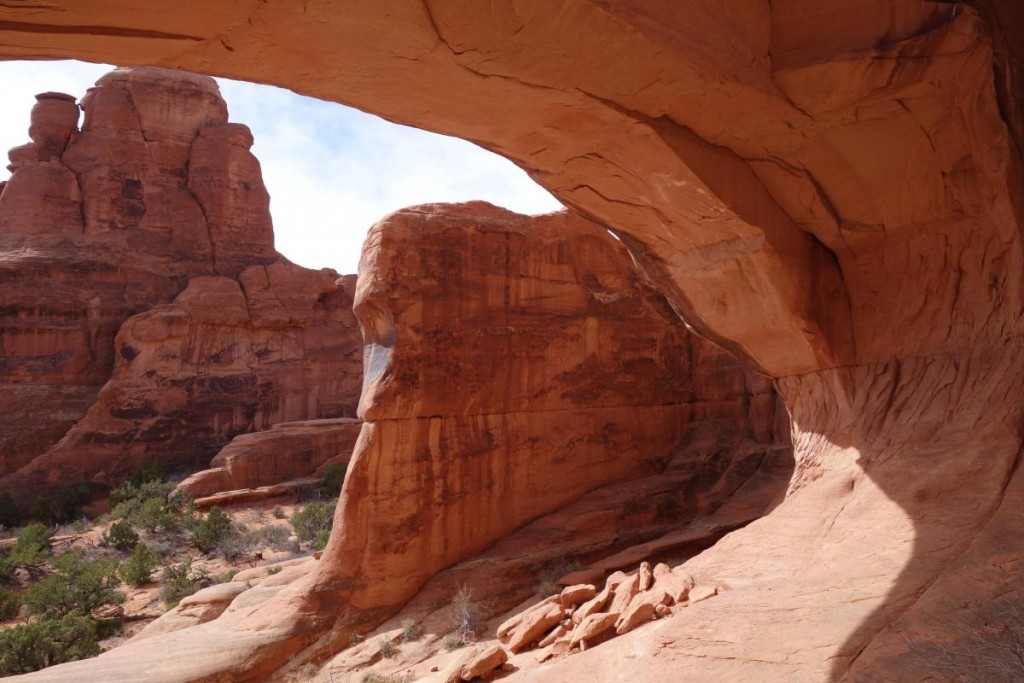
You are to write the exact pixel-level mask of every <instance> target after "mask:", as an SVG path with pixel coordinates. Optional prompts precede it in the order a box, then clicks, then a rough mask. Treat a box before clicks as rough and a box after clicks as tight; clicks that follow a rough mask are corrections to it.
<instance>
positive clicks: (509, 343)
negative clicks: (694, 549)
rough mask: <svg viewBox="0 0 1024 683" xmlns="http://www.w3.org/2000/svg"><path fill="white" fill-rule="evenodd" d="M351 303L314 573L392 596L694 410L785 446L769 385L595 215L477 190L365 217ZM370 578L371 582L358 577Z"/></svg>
mask: <svg viewBox="0 0 1024 683" xmlns="http://www.w3.org/2000/svg"><path fill="white" fill-rule="evenodd" d="M360 272H361V275H360V277H359V283H358V291H357V295H356V308H355V310H356V315H357V316H358V318H359V321H360V324H361V325H362V328H363V339H364V343H365V345H366V346H365V363H364V367H365V376H364V389H363V394H362V397H361V402H360V417H362V418H363V419H364V420H366V424H365V425H364V427H363V431H362V433H361V434H360V438H359V442H358V443H357V445H356V450H355V454H354V456H353V461H352V464H351V466H350V469H349V475H348V479H347V480H346V486H345V491H344V495H343V498H342V504H341V506H340V511H339V513H338V520H337V522H338V524H339V525H340V530H341V533H340V535H337V536H336V537H335V538H334V539H333V540H332V542H331V545H330V546H329V547H328V549H327V551H326V554H325V558H326V559H327V560H328V562H329V567H330V568H329V569H325V573H328V574H332V575H334V576H345V577H350V578H351V579H352V580H355V581H356V582H357V584H356V585H357V586H358V587H357V588H356V590H355V591H354V592H353V594H352V595H351V596H350V598H349V600H350V604H352V605H353V606H355V607H358V608H360V609H364V610H373V609H381V608H384V609H387V608H395V607H398V606H400V605H401V604H402V603H403V602H404V601H405V600H407V599H408V598H410V597H411V596H412V594H413V593H415V591H416V590H417V589H418V588H419V587H420V586H421V585H422V584H423V583H424V582H425V581H426V579H427V578H429V577H430V576H431V575H432V574H434V573H435V572H437V571H438V570H440V569H443V568H445V567H447V566H449V565H451V564H452V563H454V562H456V561H458V560H461V559H463V558H465V557H467V556H469V555H471V554H473V553H474V552H478V551H480V550H482V549H484V548H486V547H488V546H490V545H492V544H493V543H494V542H495V540H496V539H499V538H501V537H502V536H504V535H506V534H508V533H509V532H511V531H513V530H515V529H516V528H518V527H519V526H521V525H523V524H524V523H526V522H528V521H530V520H532V519H534V518H536V517H538V516H539V515H541V514H545V513H548V512H551V511H553V510H556V509H558V508H560V507H561V506H563V505H565V504H566V503H569V502H571V501H573V500H575V499H577V498H579V497H580V496H582V495H584V494H585V493H587V492H588V491H591V490H593V489H595V488H597V487H599V486H602V485H605V484H608V483H612V482H619V481H628V480H631V479H638V478H641V477H645V476H651V475H653V474H657V473H658V472H661V471H663V470H664V468H665V467H666V466H667V465H668V462H669V460H671V459H672V458H673V457H676V458H679V457H680V454H681V453H683V454H684V453H685V451H686V444H687V441H688V437H689V436H690V435H692V434H693V433H694V429H695V428H696V427H699V426H700V425H706V424H710V423H716V424H727V425H728V427H727V428H726V431H725V432H724V433H723V434H722V436H721V438H722V442H723V449H724V451H725V452H724V453H723V454H722V456H721V457H723V458H728V457H729V455H728V447H727V446H726V444H728V443H733V444H735V443H738V442H746V443H750V442H758V441H760V442H761V443H763V444H766V445H767V444H774V443H778V442H784V441H785V439H786V432H785V429H781V430H779V432H780V433H777V432H776V430H775V427H776V425H777V424H778V421H777V419H776V418H777V413H776V406H777V402H776V400H775V394H774V392H773V391H772V389H771V386H770V384H769V383H768V382H767V381H766V380H764V379H763V378H760V377H758V376H756V375H754V374H753V373H748V372H745V371H744V370H743V369H742V368H741V367H740V366H739V365H738V364H737V363H736V362H735V361H734V360H732V359H730V358H729V357H728V356H727V355H726V354H725V353H724V352H722V351H721V350H719V349H717V348H715V347H714V346H713V345H711V344H709V343H707V342H705V341H703V340H701V339H699V338H697V337H696V336H694V335H693V334H691V333H690V332H689V331H687V329H686V327H685V325H683V324H682V323H681V322H680V321H679V319H678V318H677V317H676V316H675V315H674V314H673V312H672V310H671V309H670V308H669V307H668V305H667V304H666V302H665V300H664V298H663V297H662V296H661V295H660V294H658V293H657V292H656V291H654V290H652V289H651V288H649V287H648V286H647V285H646V284H644V283H643V281H642V279H641V278H640V276H639V273H638V272H637V271H636V270H635V269H634V268H633V266H632V263H631V261H630V259H629V256H628V254H627V252H626V250H625V249H624V248H623V246H622V245H621V244H620V243H619V242H617V241H616V240H615V239H613V238H612V237H611V236H610V235H609V234H608V233H607V231H606V230H605V229H603V228H601V227H600V226H598V225H596V224H594V223H591V222H590V221H587V220H585V219H582V218H579V217H577V216H575V215H573V214H571V213H568V212H562V213H557V214H551V215H547V216H539V217H534V218H531V217H526V216H520V215H517V214H513V213H511V212H508V211H505V210H503V209H498V208H496V207H493V206H490V205H488V204H484V203H471V204H464V205H427V206H422V207H416V208H412V209H405V210H402V211H399V212H397V213H395V214H392V215H390V216H388V217H387V218H385V219H383V220H382V221H381V222H380V223H378V224H377V225H375V226H374V227H373V229H371V231H370V234H369V236H368V238H367V241H366V243H365V245H364V249H363V257H362V261H361V264H360ZM371 577H372V580H369V579H370V578H371Z"/></svg>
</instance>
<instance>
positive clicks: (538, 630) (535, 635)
mask: <svg viewBox="0 0 1024 683" xmlns="http://www.w3.org/2000/svg"><path fill="white" fill-rule="evenodd" d="M564 614H565V612H564V610H563V608H562V607H561V606H560V605H558V604H550V605H544V606H543V607H540V608H535V609H532V610H530V612H529V614H528V615H526V616H525V617H524V618H523V619H522V620H521V621H520V622H519V624H518V625H517V626H516V629H515V631H513V632H512V633H511V635H509V636H508V643H507V645H508V649H509V650H510V651H511V652H512V653H513V654H514V653H517V652H519V651H520V650H523V649H525V648H527V647H529V646H530V645H531V644H532V643H533V642H535V641H537V640H539V639H540V638H541V636H543V635H544V634H545V633H546V632H547V631H548V629H550V628H551V627H552V626H555V625H556V624H558V623H560V622H561V621H562V617H563V616H564Z"/></svg>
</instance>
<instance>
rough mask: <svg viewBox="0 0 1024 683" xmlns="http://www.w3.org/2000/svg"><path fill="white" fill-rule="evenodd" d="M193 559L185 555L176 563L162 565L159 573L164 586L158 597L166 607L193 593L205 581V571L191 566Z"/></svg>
mask: <svg viewBox="0 0 1024 683" xmlns="http://www.w3.org/2000/svg"><path fill="white" fill-rule="evenodd" d="M193 562H194V560H193V559H192V558H191V557H190V556H186V557H185V558H183V559H182V561H181V562H179V563H178V564H171V565H167V566H166V567H164V570H163V572H162V573H161V574H160V580H161V581H163V584H164V587H163V590H162V591H160V598H161V599H162V600H163V601H164V604H166V605H167V607H168V608H171V607H174V606H175V605H177V604H178V603H179V602H181V600H182V599H183V598H187V597H188V596H190V595H192V594H193V593H195V592H196V591H197V590H199V589H200V588H201V587H202V585H203V584H204V583H206V581H207V578H208V577H207V575H206V572H205V571H203V570H202V569H200V568H193V566H192V563H193Z"/></svg>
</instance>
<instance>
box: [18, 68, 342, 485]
mask: <svg viewBox="0 0 1024 683" xmlns="http://www.w3.org/2000/svg"><path fill="white" fill-rule="evenodd" d="M81 107H82V110H83V111H84V112H85V118H84V121H83V123H82V126H81V129H79V127H78V116H79V109H78V105H77V104H76V103H75V101H74V98H72V97H70V96H68V95H62V94H58V93H45V94H43V95H40V96H39V97H38V102H37V104H36V106H35V107H34V108H33V110H32V123H31V126H30V129H29V135H30V137H31V139H32V142H31V143H30V144H27V145H24V146H22V147H18V148H15V149H13V150H11V152H10V158H11V166H10V168H11V170H12V171H13V173H12V176H11V178H10V180H9V181H8V182H7V183H6V184H5V185H4V186H3V192H2V194H0V349H2V356H0V424H2V425H3V429H0V489H4V490H8V491H11V492H12V493H13V494H14V495H15V496H16V497H18V498H20V499H25V498H28V497H30V496H32V495H34V494H36V493H39V492H40V491H42V490H43V489H46V488H48V487H52V486H57V485H60V484H61V483H65V482H68V481H72V480H75V479H84V480H87V481H89V482H90V483H93V484H97V485H100V486H101V487H102V486H106V485H110V484H112V483H116V482H117V481H118V479H119V477H121V476H123V475H124V473H125V472H128V471H130V470H131V469H132V467H133V466H134V465H136V464H138V463H139V462H142V461H145V460H154V459H157V460H162V461H164V462H166V463H167V464H168V465H171V466H175V465H189V466H191V467H196V466H202V465H204V464H205V463H206V462H207V461H208V460H209V458H210V457H211V456H212V455H213V454H214V453H216V452H217V450H218V449H219V448H220V447H221V446H222V445H224V444H226V443H227V442H228V441H229V440H230V439H231V438H232V437H233V436H235V435H237V434H240V433H244V432H248V431H255V430H259V429H266V428H268V427H269V426H271V425H272V424H274V423H275V422H283V421H294V420H305V419H312V418H329V417H340V416H345V415H348V416H353V415H354V413H355V404H356V402H357V400H358V395H359V385H360V375H361V367H360V366H361V359H360V355H361V353H360V335H359V331H358V327H357V324H356V322H355V318H354V316H353V314H352V313H351V310H350V308H351V301H352V293H353V292H352V290H354V281H352V280H353V279H352V278H349V281H346V282H347V285H346V283H345V282H341V281H338V275H337V273H334V272H333V271H327V270H325V271H310V270H306V269H303V268H300V267H298V266H294V265H291V264H289V263H287V262H286V261H284V260H283V259H281V257H280V256H279V255H278V254H277V253H276V252H275V251H274V248H273V230H272V225H271V219H270V213H269V197H268V195H267V191H266V189H265V187H264V185H263V181H262V178H261V174H260V167H259V162H258V161H257V160H256V158H255V157H254V156H253V155H252V154H251V153H250V152H249V148H250V147H251V146H252V142H253V140H252V136H251V134H250V133H249V131H248V128H246V127H245V126H244V125H241V124H237V123H228V121H227V107H226V105H225V103H224V100H223V99H222V98H221V96H220V93H219V90H218V88H217V85H216V83H215V82H214V81H213V80H212V79H210V78H207V77H205V76H195V75H191V74H183V73H179V72H172V71H167V70H163V69H149V68H142V69H119V70H116V71H113V72H111V73H110V74H107V75H106V76H104V77H102V78H101V79H100V80H99V81H98V82H97V85H96V87H95V88H92V89H90V90H89V92H88V93H87V94H86V96H85V97H84V98H83V99H82V102H81ZM336 281H337V282H336ZM179 293H180V294H179ZM176 296H177V299H175V297H176ZM172 301H174V303H171V302H172ZM132 316H135V317H132ZM126 321H128V322H127V323H126ZM108 380H110V381H109V382H108ZM105 383H106V385H105V386H104V384H105ZM101 387H104V388H103V390H102V391H101V390H100V389H101ZM90 406H91V408H90ZM58 442H59V443H58Z"/></svg>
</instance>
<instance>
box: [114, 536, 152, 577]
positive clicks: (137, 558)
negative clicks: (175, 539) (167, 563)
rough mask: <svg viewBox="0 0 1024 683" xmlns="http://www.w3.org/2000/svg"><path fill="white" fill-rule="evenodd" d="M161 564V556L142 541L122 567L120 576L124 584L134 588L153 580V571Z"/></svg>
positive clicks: (136, 545) (137, 544)
mask: <svg viewBox="0 0 1024 683" xmlns="http://www.w3.org/2000/svg"><path fill="white" fill-rule="evenodd" d="M159 563H160V556H159V555H157V554H156V553H155V552H153V551H152V550H151V549H150V547H149V546H148V545H146V544H145V543H142V542H141V541H140V542H138V543H136V544H135V549H134V550H132V554H131V555H129V556H128V559H127V560H125V562H124V564H122V565H121V569H120V574H121V578H122V579H124V582H125V583H127V584H128V585H129V586H132V587H133V588H138V587H139V586H143V585H145V584H147V583H149V582H150V581H151V580H152V578H153V570H154V569H156V567H157V565H158V564H159Z"/></svg>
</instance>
